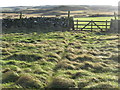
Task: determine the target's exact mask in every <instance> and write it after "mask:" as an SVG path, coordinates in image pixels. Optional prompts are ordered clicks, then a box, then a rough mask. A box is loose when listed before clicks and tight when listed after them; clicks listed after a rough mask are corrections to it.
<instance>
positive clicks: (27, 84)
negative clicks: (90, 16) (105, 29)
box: [0, 32, 119, 90]
mask: <svg viewBox="0 0 120 90" xmlns="http://www.w3.org/2000/svg"><path fill="white" fill-rule="evenodd" d="M2 39H3V41H2V47H1V48H0V50H2V61H0V65H2V70H1V71H2V74H3V78H1V79H3V83H2V85H3V87H4V88H5V87H6V88H25V89H27V88H28V89H40V88H47V89H49V88H52V89H54V88H61V87H63V88H81V89H83V90H84V89H88V90H89V89H93V90H94V89H95V90H96V88H97V89H98V90H100V89H99V88H108V89H109V88H111V89H112V88H113V89H114V88H117V85H118V77H119V73H118V71H119V69H118V68H119V64H118V49H117V47H118V44H116V43H117V42H118V38H117V35H116V34H106V33H102V32H100V33H98V32H80V33H78V32H77V33H76V32H48V33H37V32H32V33H28V34H25V33H9V34H3V38H2ZM106 90H107V89H106Z"/></svg>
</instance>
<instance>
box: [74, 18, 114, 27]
mask: <svg viewBox="0 0 120 90" xmlns="http://www.w3.org/2000/svg"><path fill="white" fill-rule="evenodd" d="M111 19H114V17H81V18H74V20H81V21H91V20H93V21H106V20H107V21H111ZM76 23H77V22H75V23H74V24H76ZM87 23H88V22H79V23H78V24H87ZM96 24H97V25H106V23H105V22H96ZM108 25H110V23H108ZM75 27H76V26H75ZM83 27H84V25H79V26H78V28H83ZM100 27H101V28H106V27H105V26H100ZM86 28H91V26H87V27H86ZM93 28H97V26H93ZM108 28H110V26H108Z"/></svg>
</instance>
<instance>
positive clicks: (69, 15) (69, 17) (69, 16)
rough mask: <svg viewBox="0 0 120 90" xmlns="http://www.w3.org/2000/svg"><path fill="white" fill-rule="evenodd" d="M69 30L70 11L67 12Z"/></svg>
mask: <svg viewBox="0 0 120 90" xmlns="http://www.w3.org/2000/svg"><path fill="white" fill-rule="evenodd" d="M69 30H70V11H68V31H69Z"/></svg>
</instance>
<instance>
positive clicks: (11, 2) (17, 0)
mask: <svg viewBox="0 0 120 90" xmlns="http://www.w3.org/2000/svg"><path fill="white" fill-rule="evenodd" d="M118 1H119V0H0V7H8V6H40V5H113V6H118Z"/></svg>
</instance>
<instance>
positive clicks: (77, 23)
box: [76, 20, 78, 30]
mask: <svg viewBox="0 0 120 90" xmlns="http://www.w3.org/2000/svg"><path fill="white" fill-rule="evenodd" d="M76 25H77V30H78V20H77V24H76Z"/></svg>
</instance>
